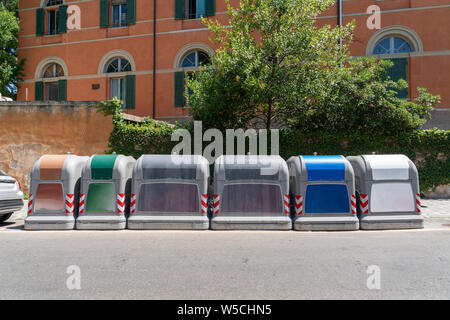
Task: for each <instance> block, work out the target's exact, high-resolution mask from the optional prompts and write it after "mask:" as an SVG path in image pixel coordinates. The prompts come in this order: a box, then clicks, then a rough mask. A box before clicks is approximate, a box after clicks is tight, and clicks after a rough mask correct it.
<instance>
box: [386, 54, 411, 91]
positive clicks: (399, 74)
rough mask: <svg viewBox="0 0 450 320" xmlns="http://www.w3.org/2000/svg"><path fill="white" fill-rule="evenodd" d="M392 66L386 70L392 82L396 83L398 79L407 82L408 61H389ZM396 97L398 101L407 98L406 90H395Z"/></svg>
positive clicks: (398, 59) (402, 59) (401, 59)
mask: <svg viewBox="0 0 450 320" xmlns="http://www.w3.org/2000/svg"><path fill="white" fill-rule="evenodd" d="M390 60H391V61H392V62H393V63H394V65H393V66H392V67H391V68H390V69H389V70H387V73H388V76H389V77H390V78H391V80H392V81H395V82H397V81H398V80H400V79H403V80H405V81H408V71H407V69H408V59H407V58H397V59H390ZM397 97H398V98H400V99H406V98H408V88H406V89H403V90H397Z"/></svg>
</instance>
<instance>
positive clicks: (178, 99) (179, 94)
mask: <svg viewBox="0 0 450 320" xmlns="http://www.w3.org/2000/svg"><path fill="white" fill-rule="evenodd" d="M175 106H176V107H184V71H177V72H175Z"/></svg>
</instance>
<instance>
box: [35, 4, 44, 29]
mask: <svg viewBox="0 0 450 320" xmlns="http://www.w3.org/2000/svg"><path fill="white" fill-rule="evenodd" d="M36 35H37V36H42V35H44V9H43V8H38V9H36Z"/></svg>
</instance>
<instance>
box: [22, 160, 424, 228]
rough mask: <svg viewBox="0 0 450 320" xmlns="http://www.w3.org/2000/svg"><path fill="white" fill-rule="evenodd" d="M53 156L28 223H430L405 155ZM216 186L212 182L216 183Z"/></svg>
mask: <svg viewBox="0 0 450 320" xmlns="http://www.w3.org/2000/svg"><path fill="white" fill-rule="evenodd" d="M209 179H210V172H209V163H208V161H207V160H206V159H205V158H204V157H202V156H199V155H190V156H188V155H143V156H141V157H140V158H139V159H138V160H137V161H136V160H135V159H134V158H132V157H129V156H123V155H116V154H113V155H94V156H92V157H81V156H76V155H70V154H68V155H44V156H42V157H41V158H40V159H39V160H38V161H37V162H36V163H35V165H34V166H33V169H32V172H31V183H30V195H29V202H28V216H27V218H26V220H25V229H26V230H67V229H73V228H76V229H91V230H92V229H94V230H95V229H100V230H117V229H125V228H128V229H209V228H210V227H211V229H217V230H224V229H263V230H291V229H292V228H294V229H295V230H357V229H359V228H361V229H397V228H399V229H401V228H423V217H422V215H421V212H420V194H419V181H418V173H417V169H416V167H415V165H414V163H413V162H412V161H411V160H410V159H409V158H408V157H406V156H404V155H362V156H352V157H347V158H345V157H343V156H317V155H314V156H297V157H291V158H290V159H289V160H288V161H287V162H286V161H284V160H283V159H282V158H281V157H279V156H253V155H248V156H243V155H240V156H229V155H227V156H221V157H219V158H218V159H217V160H216V161H215V163H214V183H213V187H210V186H209ZM211 189H212V190H211Z"/></svg>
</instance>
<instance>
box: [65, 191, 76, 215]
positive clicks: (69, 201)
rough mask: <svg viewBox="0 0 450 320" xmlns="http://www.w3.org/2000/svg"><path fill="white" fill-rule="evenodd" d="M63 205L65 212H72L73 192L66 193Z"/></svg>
mask: <svg viewBox="0 0 450 320" xmlns="http://www.w3.org/2000/svg"><path fill="white" fill-rule="evenodd" d="M65 207H66V213H67V214H73V211H74V210H75V195H74V194H73V193H67V194H66V202H65Z"/></svg>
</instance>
